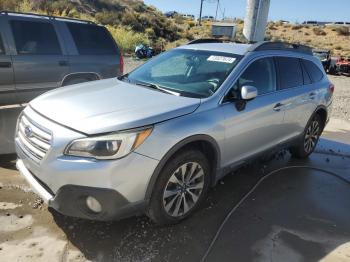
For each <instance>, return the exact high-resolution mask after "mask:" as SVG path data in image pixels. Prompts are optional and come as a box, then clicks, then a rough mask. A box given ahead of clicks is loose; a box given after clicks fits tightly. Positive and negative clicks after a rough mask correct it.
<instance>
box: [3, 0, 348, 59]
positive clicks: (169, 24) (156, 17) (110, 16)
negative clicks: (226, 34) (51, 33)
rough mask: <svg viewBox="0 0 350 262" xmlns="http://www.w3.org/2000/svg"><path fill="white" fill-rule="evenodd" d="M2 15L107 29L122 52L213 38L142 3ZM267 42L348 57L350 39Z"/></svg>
mask: <svg viewBox="0 0 350 262" xmlns="http://www.w3.org/2000/svg"><path fill="white" fill-rule="evenodd" d="M0 10H12V11H22V12H34V13H40V14H50V15H56V16H68V17H72V18H81V19H87V20H92V21H95V22H97V23H99V24H103V25H106V26H107V28H108V29H109V30H110V32H111V33H112V35H113V37H114V38H115V39H116V41H117V42H118V44H119V46H120V47H121V48H122V49H123V51H124V52H132V51H133V50H134V48H135V45H137V44H139V43H145V44H150V45H152V46H153V47H154V48H155V50H156V51H162V50H164V49H169V48H172V47H175V46H178V45H180V44H183V43H186V42H188V41H189V40H192V39H196V38H205V37H210V31H211V25H210V22H205V23H203V26H201V27H200V26H197V25H196V23H195V22H194V21H189V20H185V19H183V18H182V17H180V16H178V17H175V18H171V19H170V18H167V17H165V16H164V15H163V14H162V13H161V12H160V11H159V10H157V9H156V8H155V7H152V6H148V5H145V4H144V3H143V1H141V0H0ZM234 22H235V23H236V24H237V39H238V40H240V41H244V37H243V36H242V29H243V20H240V19H238V20H236V21H234ZM266 39H267V40H272V41H278V40H282V41H287V42H294V43H295V42H296V43H302V44H306V45H310V46H312V47H315V48H324V49H330V50H332V51H333V55H345V56H350V34H349V29H348V28H347V27H345V28H343V27H318V26H305V25H293V24H284V23H282V22H275V23H273V22H270V23H269V24H268V26H267V31H266Z"/></svg>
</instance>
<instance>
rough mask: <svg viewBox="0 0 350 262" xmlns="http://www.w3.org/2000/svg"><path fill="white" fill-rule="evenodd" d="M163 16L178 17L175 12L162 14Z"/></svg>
mask: <svg viewBox="0 0 350 262" xmlns="http://www.w3.org/2000/svg"><path fill="white" fill-rule="evenodd" d="M164 15H165V16H166V17H174V16H176V15H178V12H176V11H169V12H166V13H164Z"/></svg>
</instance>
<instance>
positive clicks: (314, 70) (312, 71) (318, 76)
mask: <svg viewBox="0 0 350 262" xmlns="http://www.w3.org/2000/svg"><path fill="white" fill-rule="evenodd" d="M302 63H303V65H304V66H305V68H306V70H307V71H308V73H309V75H310V77H311V80H312V82H313V83H317V82H319V81H321V80H322V78H323V73H322V71H321V70H320V69H319V68H318V66H317V65H315V64H314V62H311V61H309V60H305V59H302Z"/></svg>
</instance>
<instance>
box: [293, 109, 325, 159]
mask: <svg viewBox="0 0 350 262" xmlns="http://www.w3.org/2000/svg"><path fill="white" fill-rule="evenodd" d="M323 127H324V122H323V121H322V118H321V117H320V115H319V114H315V115H314V116H313V118H311V119H310V120H309V122H308V124H307V126H306V128H305V131H304V133H303V135H302V139H300V140H299V142H298V144H296V145H295V146H293V147H291V148H290V153H291V155H292V157H295V158H307V157H308V156H309V155H310V154H311V153H312V152H313V151H314V150H315V148H316V145H317V142H318V140H319V138H320V136H321V133H322V131H323Z"/></svg>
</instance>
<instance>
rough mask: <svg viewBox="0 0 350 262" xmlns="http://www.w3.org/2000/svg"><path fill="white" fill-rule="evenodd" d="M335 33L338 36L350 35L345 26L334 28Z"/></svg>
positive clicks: (349, 28)
mask: <svg viewBox="0 0 350 262" xmlns="http://www.w3.org/2000/svg"><path fill="white" fill-rule="evenodd" d="M335 31H336V32H337V34H338V35H342V36H349V35H350V27H347V26H340V27H337V28H335Z"/></svg>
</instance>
